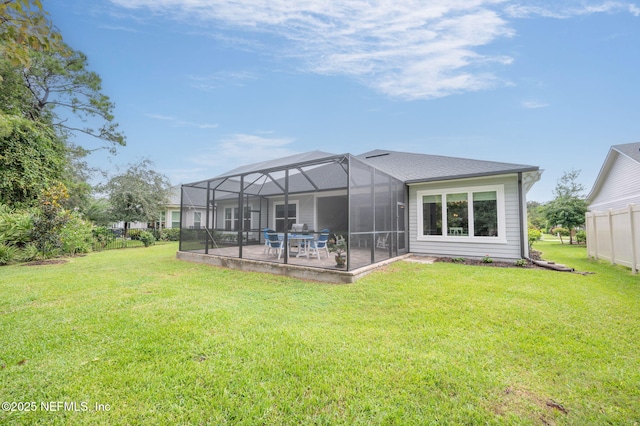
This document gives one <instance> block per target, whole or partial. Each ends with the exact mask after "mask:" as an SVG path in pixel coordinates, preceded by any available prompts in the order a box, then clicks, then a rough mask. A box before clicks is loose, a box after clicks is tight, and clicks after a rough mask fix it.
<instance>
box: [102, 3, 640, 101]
mask: <svg viewBox="0 0 640 426" xmlns="http://www.w3.org/2000/svg"><path fill="white" fill-rule="evenodd" d="M111 1H112V3H115V4H117V5H120V6H122V7H124V8H129V9H136V8H146V9H149V10H151V11H152V12H153V13H164V14H166V15H167V16H171V17H173V18H175V19H183V21H184V22H185V23H193V22H196V21H197V22H200V23H202V22H204V23H212V24H214V25H213V26H215V28H216V29H217V30H218V31H224V29H231V30H234V31H235V30H240V32H234V38H242V37H241V36H240V35H239V34H244V38H245V39H247V40H249V42H246V43H244V44H243V47H246V46H250V45H251V41H252V40H250V39H253V41H256V40H258V39H260V38H262V37H261V36H263V35H265V34H267V35H269V36H271V37H273V39H274V40H279V41H282V42H283V44H279V45H278V46H276V43H272V44H270V45H269V47H268V48H269V49H270V51H269V54H271V55H273V56H274V57H290V58H295V59H298V60H300V63H301V64H302V66H301V67H302V69H303V70H304V71H308V72H314V73H318V74H325V75H347V76H349V77H352V78H355V79H357V80H358V81H360V82H362V83H363V84H365V85H367V86H369V87H372V88H374V89H375V90H377V91H379V92H382V93H384V94H387V95H389V96H392V97H399V98H404V99H409V100H411V99H430V98H437V97H442V96H447V95H449V94H453V93H461V92H466V91H475V90H483V89H486V88H489V87H492V86H495V85H497V84H507V83H506V82H502V81H501V80H500V78H499V77H498V76H497V75H496V70H499V69H500V67H501V66H505V65H508V64H510V63H511V62H512V59H511V58H510V57H508V56H504V55H489V54H486V53H480V49H479V48H480V47H482V46H487V45H490V44H491V43H493V42H495V41H496V40H499V39H501V38H506V37H512V36H513V35H514V34H515V31H514V29H513V27H512V23H511V22H510V21H509V20H510V19H516V18H524V17H532V16H538V17H540V16H542V17H553V18H566V17H570V16H576V15H584V14H590V13H604V12H611V13H612V12H622V11H625V12H629V13H632V14H635V15H639V14H640V9H639V8H638V7H637V6H635V5H633V4H630V3H625V2H617V1H605V2H598V3H594V2H592V3H586V6H585V3H584V1H582V0H567V1H563V2H557V1H551V0H536V1H533V0H524V1H520V2H517V3H515V2H512V1H509V0H429V1H427V0H403V1H401V2H398V1H396V0H349V1H347V0H342V1H338V0H296V1H287V0H235V1H229V0H111ZM258 44H259V45H261V46H263V48H267V47H266V46H265V45H264V44H262V43H258ZM256 50H257V48H256ZM260 51H261V52H262V50H260ZM239 81H241V79H240V80H239ZM215 87H216V84H215V82H213V83H212V82H203V83H200V87H199V88H201V89H205V90H213V89H215Z"/></svg>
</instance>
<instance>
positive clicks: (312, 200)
mask: <svg viewBox="0 0 640 426" xmlns="http://www.w3.org/2000/svg"><path fill="white" fill-rule="evenodd" d="M293 203H295V204H296V205H297V206H298V207H297V214H298V218H297V220H296V223H306V224H307V227H308V228H309V229H314V230H315V226H316V197H315V195H314V194H295V195H290V196H289V204H293ZM276 204H284V197H273V198H269V227H270V228H275V226H276V224H275V205H276Z"/></svg>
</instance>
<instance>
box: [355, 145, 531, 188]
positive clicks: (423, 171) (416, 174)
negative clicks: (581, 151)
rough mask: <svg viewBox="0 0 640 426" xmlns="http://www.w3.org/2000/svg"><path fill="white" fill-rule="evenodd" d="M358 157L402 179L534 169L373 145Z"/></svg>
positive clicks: (459, 176)
mask: <svg viewBox="0 0 640 426" xmlns="http://www.w3.org/2000/svg"><path fill="white" fill-rule="evenodd" d="M356 158H358V159H359V160H361V161H363V162H365V163H367V164H370V165H371V166H374V167H376V168H377V169H379V170H381V171H383V172H385V173H388V174H390V175H391V176H393V177H395V178H397V179H399V180H402V181H404V182H405V183H417V182H429V181H436V180H448V179H460V178H465V177H480V176H490V175H496V174H506V173H517V172H527V171H537V170H539V168H538V167H537V166H530V165H525V164H511V163H499V162H496V161H483V160H471V159H467V158H457V157H444V156H440V155H427V154H415V153H410V152H398V151H388V150H380V149H376V150H373V151H370V152H366V153H364V154H360V155H357V156H356Z"/></svg>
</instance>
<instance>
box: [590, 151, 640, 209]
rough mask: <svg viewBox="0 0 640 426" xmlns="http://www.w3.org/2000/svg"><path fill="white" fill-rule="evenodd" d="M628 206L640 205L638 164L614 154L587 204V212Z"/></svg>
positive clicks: (639, 165) (639, 168) (639, 170)
mask: <svg viewBox="0 0 640 426" xmlns="http://www.w3.org/2000/svg"><path fill="white" fill-rule="evenodd" d="M629 204H639V205H640V164H639V163H638V162H636V161H634V160H632V159H630V158H628V157H626V156H624V155H621V154H616V158H615V159H614V161H613V165H612V166H611V168H610V169H609V170H608V172H607V173H606V174H605V175H604V182H603V184H602V186H601V187H600V190H599V191H598V193H597V194H596V196H595V197H594V198H593V200H592V202H591V204H589V210H593V211H600V210H607V209H620V208H623V207H626V206H628V205H629Z"/></svg>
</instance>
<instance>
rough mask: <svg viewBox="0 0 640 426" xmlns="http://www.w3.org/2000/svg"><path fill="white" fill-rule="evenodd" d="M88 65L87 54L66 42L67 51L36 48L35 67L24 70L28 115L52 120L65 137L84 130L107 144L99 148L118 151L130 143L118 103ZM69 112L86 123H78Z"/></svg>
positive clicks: (36, 118) (34, 53)
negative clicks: (116, 117) (117, 111)
mask: <svg viewBox="0 0 640 426" xmlns="http://www.w3.org/2000/svg"><path fill="white" fill-rule="evenodd" d="M87 67H88V62H87V57H86V56H85V54H84V53H82V52H78V51H75V50H72V49H71V48H69V47H68V46H66V45H65V49H64V50H58V51H52V52H37V51H34V52H33V55H32V64H31V67H30V68H28V69H22V70H21V72H22V77H23V81H24V86H25V87H26V88H27V89H28V94H29V96H30V99H29V104H30V106H29V108H28V110H27V111H25V114H26V116H27V118H29V119H31V120H41V119H45V120H46V121H47V122H50V123H51V124H52V126H53V127H54V128H55V129H56V131H57V132H58V133H59V134H60V135H61V136H65V139H68V137H69V136H70V135H71V134H74V133H78V132H79V133H84V134H87V135H90V136H93V137H95V138H97V139H99V140H101V141H102V142H103V143H104V145H103V146H102V147H100V148H98V149H101V148H107V149H109V151H110V152H111V153H115V149H116V148H117V146H124V145H126V140H125V136H124V134H122V133H121V132H120V131H118V124H117V123H115V122H114V115H113V109H114V108H115V105H114V103H113V102H111V100H110V99H109V97H108V96H106V95H105V94H103V93H101V90H102V80H101V78H100V76H99V75H98V74H97V73H95V72H93V71H89V70H88V69H87ZM65 111H66V112H71V113H72V114H73V116H74V117H75V119H79V120H80V122H81V123H82V124H74V123H73V122H72V121H71V120H70V117H68V116H66V115H65V114H64V112H65ZM90 120H91V121H94V120H98V122H99V123H98V126H97V127H92V126H88V125H86V123H87V122H89V121H90Z"/></svg>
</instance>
